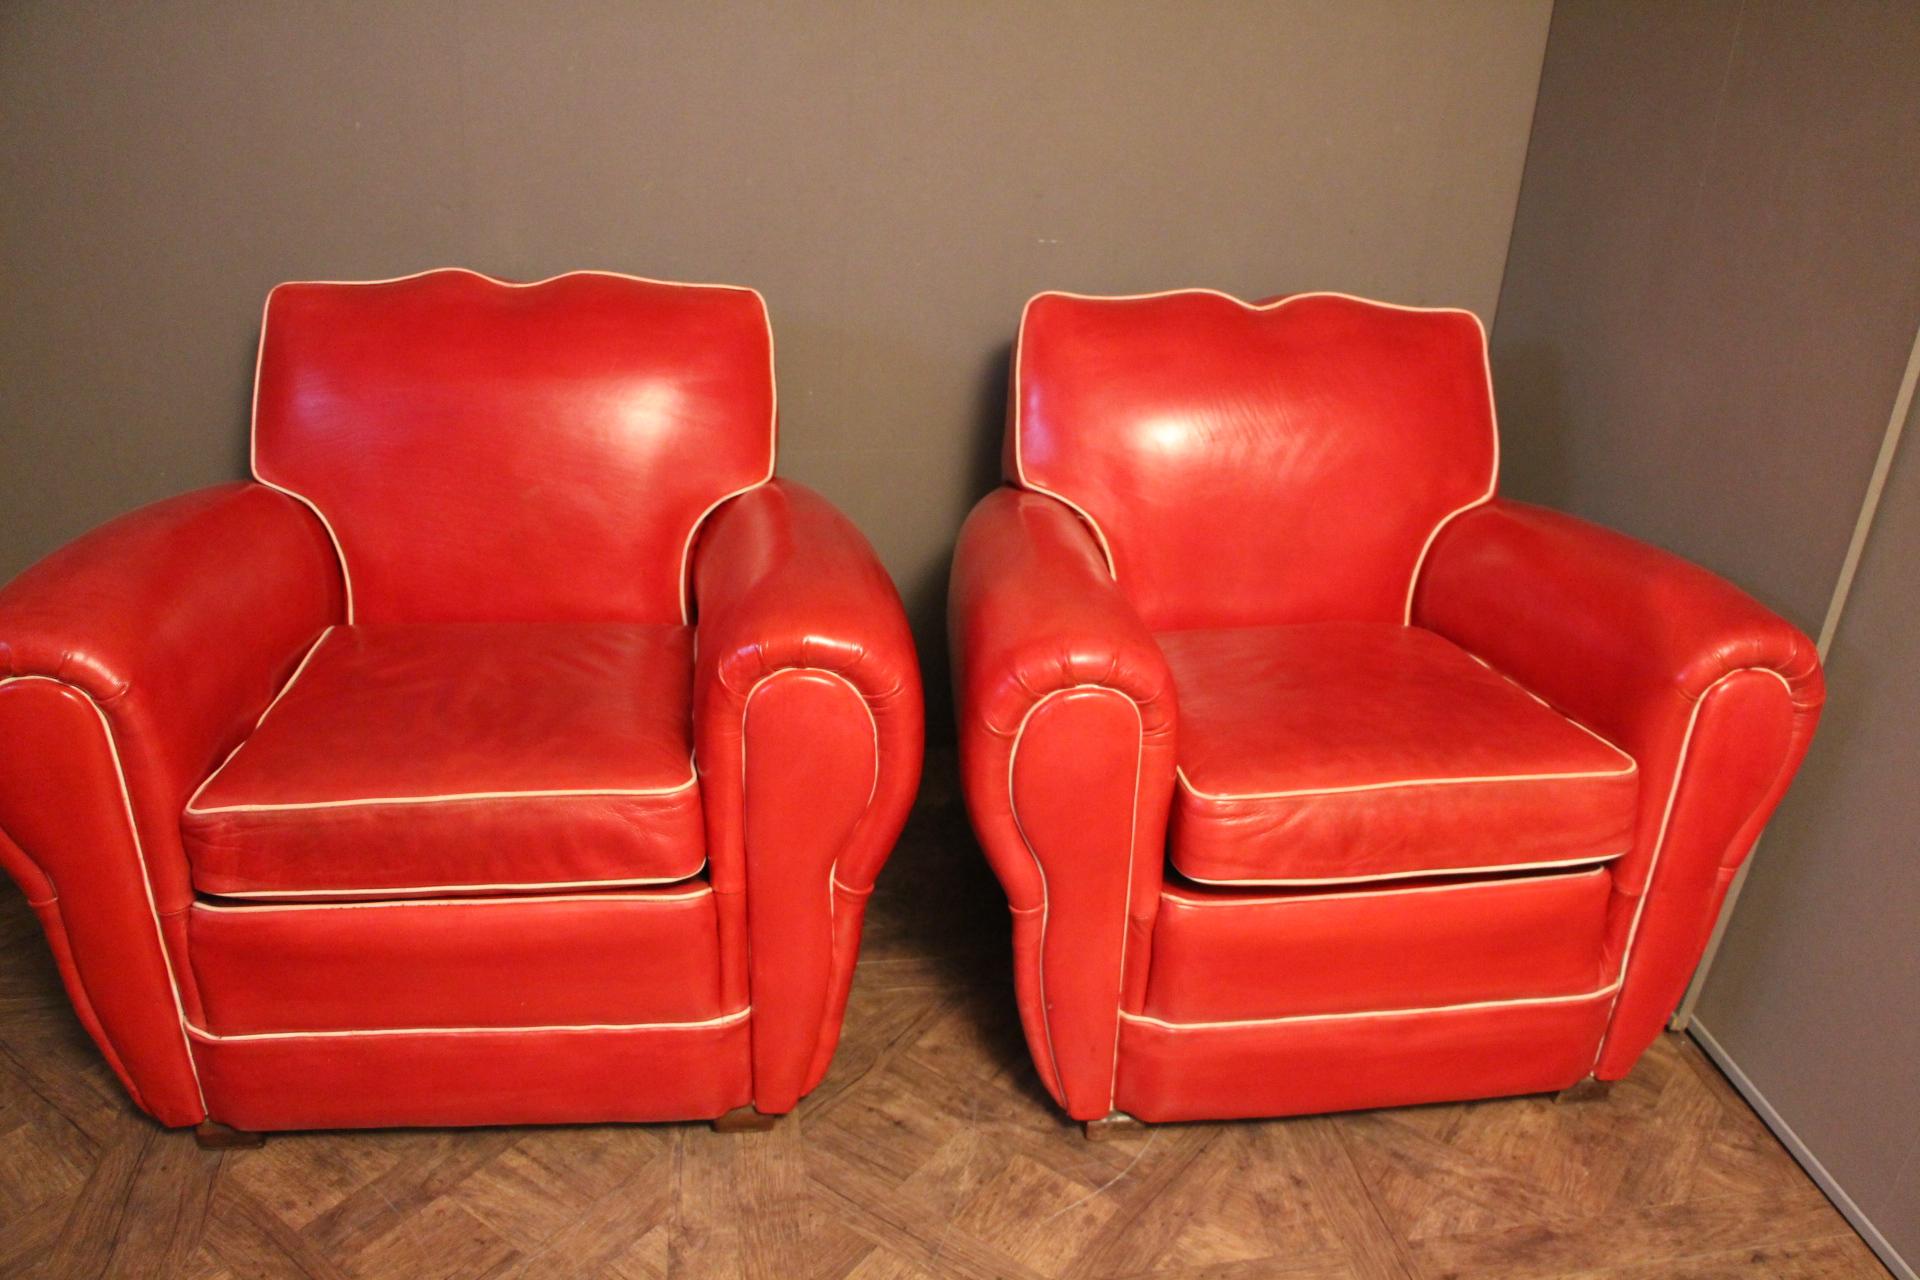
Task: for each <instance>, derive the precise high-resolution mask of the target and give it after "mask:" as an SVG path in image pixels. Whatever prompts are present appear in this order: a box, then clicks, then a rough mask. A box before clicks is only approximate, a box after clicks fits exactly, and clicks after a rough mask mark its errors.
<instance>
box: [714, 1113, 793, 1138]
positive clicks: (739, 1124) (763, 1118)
mask: <svg viewBox="0 0 1920 1280" xmlns="http://www.w3.org/2000/svg"><path fill="white" fill-rule="evenodd" d="M779 1123H780V1117H779V1116H770V1115H765V1114H763V1113H761V1112H759V1111H755V1110H754V1109H753V1108H752V1107H735V1108H734V1109H733V1110H731V1111H729V1112H727V1114H725V1115H723V1116H720V1117H718V1118H716V1119H715V1120H714V1122H713V1131H714V1132H715V1133H765V1132H766V1131H767V1130H769V1129H771V1128H773V1126H775V1125H777V1124H779Z"/></svg>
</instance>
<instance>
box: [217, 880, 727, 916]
mask: <svg viewBox="0 0 1920 1280" xmlns="http://www.w3.org/2000/svg"><path fill="white" fill-rule="evenodd" d="M712 896H713V889H712V888H711V887H710V886H707V887H702V888H699V889H695V890H692V891H691V892H688V893H557V894H539V895H537V896H533V897H512V896H502V897H485V898H398V899H391V900H389V899H375V900H372V901H367V902H276V903H268V904H266V905H264V906H252V905H248V904H247V903H244V902H236V903H226V902H207V901H205V900H204V899H202V900H200V901H196V902H194V903H192V904H191V905H190V906H189V907H188V908H187V910H188V911H189V912H192V911H212V912H216V913H220V914H227V915H235V914H244V913H246V912H250V911H356V910H378V909H380V908H383V907H495V906H527V905H528V904H530V903H541V902H647V903H653V902H691V901H693V900H694V899H696V898H710V897H712Z"/></svg>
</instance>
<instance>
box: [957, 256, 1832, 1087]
mask: <svg viewBox="0 0 1920 1280" xmlns="http://www.w3.org/2000/svg"><path fill="white" fill-rule="evenodd" d="M1496 463H1497V447H1496V443H1495V441H1494V438H1493V415H1492V406H1491V403H1490V400H1489V392H1488V385H1487V376H1486V360H1485V350H1484V343H1483V340H1482V338H1481V336H1480V334H1479V332H1478V326H1477V324H1476V323H1475V322H1474V321H1473V320H1472V318H1471V317H1469V316H1467V315H1466V314H1465V313H1461V312H1431V311H1416V310H1412V309H1405V308H1394V307H1389V306H1385V305H1382V304H1373V303H1366V302H1362V301H1360V300H1357V299H1351V298H1345V297H1339V296H1330V295H1308V296H1303V297H1300V298H1295V299H1280V300H1275V301H1274V302H1271V303H1263V304H1260V305H1258V306H1248V305H1246V304H1242V303H1238V302H1236V301H1234V300H1233V299H1230V298H1226V297H1224V296H1222V295H1217V294H1211V293H1207V292H1205V291H1188V292H1183V293H1174V294H1165V295H1153V296H1148V297H1140V298H1114V299H1095V298H1078V297H1073V296H1070V295H1059V294H1043V295H1041V296H1040V297H1038V298H1036V299H1034V301H1033V302H1032V303H1030V304H1029V306H1028V309H1027V313H1026V316H1025V319H1024V321H1023V324H1022V331H1021V337H1020V342H1019V348H1018V351H1017V353H1016V357H1015V384H1014V388H1013V395H1012V420H1011V422H1010V423H1009V431H1008V439H1007V473H1008V476H1009V479H1010V481H1011V484H1012V486H1013V487H1010V488H1007V489H1003V490H1001V491H1000V492H997V493H995V494H992V495H990V496H989V497H988V498H986V499H985V500H984V501H982V502H981V504H980V505H979V506H978V507H977V508H976V509H975V511H974V514H973V515H972V517H971V518H970V519H969V520H968V523H967V526H966V529H965V530H964V531H963V533H962V535H961V539H960V545H959V548H958V550H957V552H956V555H955V561H954V569H953V584H952V594H951V600H950V604H951V608H950V616H949V626H950V628H951V632H952V637H953V651H954V660H955V693H956V700H957V702H958V714H959V725H960V746H961V768H962V773H963V777H964V781H965V784H966V797H967V802H968V807H969V810H970V812H971V814H972V817H973V821H974V826H975V830H976V831H977V832H978V834H979V837H980V841H981V844H982V846H983V847H984V849H985V850H986V853H987V857H988V860H989V861H990V862H991V863H992V865H993V868H994V870H995V872H996V873H997V874H998V876H999V878H1000V880H1001V882H1002V884H1003V885H1004V886H1005V888H1006V891H1007V897H1008V900H1009V905H1010V906H1011V907H1012V909H1013V913H1014V937H1013V946H1014V976H1015V992H1016V998H1017V999H1018V1001H1019V1004H1020V1010H1021V1017H1022V1021H1023V1024H1024V1025H1025V1027H1026V1032H1027V1040H1028V1045H1029V1047H1030V1049H1031V1050H1032V1053H1033V1058H1034V1062H1035V1065H1036V1068H1037V1070H1038V1073H1039V1075H1040V1078H1041V1080H1042V1081H1043V1082H1044V1083H1045V1084H1046V1086H1047V1088H1048V1089H1049V1090H1050V1091H1052V1093H1053V1094H1054V1096H1055V1098H1056V1099H1058V1100H1059V1101H1060V1102H1061V1104H1062V1106H1063V1107H1064V1108H1065V1109H1066V1110H1067V1112H1068V1114H1070V1115H1072V1116H1073V1117H1074V1118H1076V1119H1083V1120H1091V1119H1097V1118H1099V1117H1100V1116H1103V1115H1105V1114H1106V1113H1107V1112H1108V1111H1109V1110H1111V1109H1115V1108H1117V1109H1119V1110H1122V1111H1125V1112H1128V1113H1130V1114H1132V1115H1134V1116H1137V1117H1139V1118H1141V1119H1145V1120H1194V1119H1211V1118H1223V1117H1232V1116H1259V1115H1289V1114H1297V1113H1302V1112H1314V1111H1326V1110H1338V1109H1344V1108H1352V1107H1376V1106H1396V1105H1404V1104H1411V1103H1420V1102H1434V1101H1442V1100H1449V1099H1465V1098H1478V1097H1491V1096H1497V1095H1500V1094H1506V1093H1517V1092H1531V1091H1545V1090H1552V1089H1559V1088H1562V1087H1565V1086H1567V1085H1570V1084H1572V1083H1574V1082H1575V1081H1576V1080H1578V1079H1580V1078H1581V1077H1583V1076H1585V1075H1588V1074H1598V1075H1599V1076H1602V1077H1605V1078H1612V1077H1615V1076H1618V1075H1621V1074H1623V1073H1625V1072H1626V1071H1627V1070H1628V1069H1629V1068H1630V1067H1631V1066H1632V1064H1633V1061H1634V1059H1635V1058H1637V1057H1638V1056H1639V1054H1640V1052H1641V1051H1642V1050H1643V1049H1644V1048H1645V1047H1646V1045H1647V1044H1648V1043H1649V1042H1650V1041H1651V1039H1652V1037H1653V1035H1654V1034H1655V1032H1656V1031H1657V1029H1658V1027H1659V1025H1660V1023H1661V1021H1662V1020H1663V1019H1664V1018H1665V1016H1666V1014H1667V1013H1668V1011H1669V1010H1671V1008H1672V1007H1673V1004H1674V1002H1675V1001H1676V1000H1677V999H1678V998H1679V996H1680V993H1681V990H1682V988H1683V987H1684V986H1685V983H1686V981H1687V977H1688V976H1689V974H1690V972H1691V970H1692V967H1693V965H1694V963H1695V961H1696V960H1697V958H1698V956H1699V954H1700V950H1701V947H1702V946H1703V945H1704V943H1705V941H1706V937H1707V934H1708V932H1709V930H1710V929H1711V927H1712V922H1713V918H1714V913H1715V911H1716V910H1717V908H1718V906H1719V904H1720V902H1721V901H1722V900H1723V898H1724V894H1725V891H1726V886H1727V884H1728V882H1729V881H1730V879H1731V878H1732V876H1733V874H1734V872H1735V871H1736V870H1737V868H1738V866H1739V864H1740V862H1741V860H1742V859H1743V858H1744V857H1745V856H1746V853H1747V851H1748V849H1749V848H1750V847H1751V845H1752V843H1753V839H1754V836H1755V835H1756V834H1757V833H1758V831H1759V829H1760V826H1761V825H1762V824H1763V823H1764V822H1765V820H1766V818H1767V816H1768V815H1769V814H1770V813H1771V812H1772V810H1773V807H1774V805H1775V804H1776V803H1777V802H1778V800H1779V798H1780V795H1781V793H1782V792H1783V791H1784V789H1785V787H1786V785H1787V783H1788V781H1789V780H1790V779H1791V777H1792V775H1793V771H1794V769H1795V768H1796V767H1797V766H1798V764H1799V761H1800V758H1801V755H1802V754H1803V753H1804V751H1805V747H1806V743H1807V740H1808V738H1809V737H1810V735H1811V734H1812V731H1813V726H1814V723H1815V720H1816V718H1817V715H1818V709H1819V705H1820V698H1821V688H1820V675H1819V667H1818V662H1817V660H1816V659H1815V656H1814V653H1813V648H1812V645H1811V644H1810V643H1809V642H1808V641H1807V640H1806V638H1805V637H1804V636H1802V635H1800V633H1799V632H1798V631H1796V630H1794V628H1792V627H1791V626H1789V625H1788V624H1786V623H1785V622H1782V621H1781V620H1780V619H1778V618H1776V617H1774V616H1772V615H1771V614H1769V613H1767V612H1766V611H1765V610H1764V609H1762V608H1761V607H1760V606H1758V605H1757V604H1755V603H1754V602H1753V601H1752V600H1750V599H1749V598H1747V597H1746V596H1745V595H1743V594H1741V593H1740V592H1739V591H1738V590H1736V589H1735V588H1733V587H1731V586H1729V585H1728V584H1726V583H1724V582H1721V581H1720V580H1719V579H1717V578H1714V577H1713V576H1712V575H1710V574H1708V573H1706V572H1704V571H1703V570H1700V569H1696V568H1694V567H1692V566H1690V565H1686V564H1683V563H1682V562H1680V561H1679V560H1677V559H1675V558H1674V557H1672V556H1669V555H1666V554H1665V553H1663V552H1659V551H1657V550H1655V549H1653V548H1650V547H1646V546H1643V545H1641V544H1638V543H1634V542H1632V541H1631V540H1629V539H1626V538H1622V537H1620V536H1619V535H1616V534H1609V533H1606V532H1604V531H1602V530H1599V529H1596V528H1594V527H1593V526H1591V525H1587V524H1584V523H1582V522H1580V521H1577V520H1573V519H1571V518H1568V517H1564V516H1558V515H1554V514H1553V513H1551V512H1545V511H1541V510H1539V509H1538V508H1531V507H1526V506H1523V505H1521V504H1517V503H1510V502H1505V501H1500V500H1498V499H1496V498H1494V495H1493V483H1492V476H1493V470H1494V468H1495V466H1496ZM1176 763H1177V765H1178V768H1177V770H1176ZM1468 779H1472V781H1468ZM1169 811H1171V814H1172V819H1171V834H1170V835H1169V821H1168V815H1169ZM1563 863H1588V864H1591V865H1587V866H1583V867H1578V868H1577V869H1573V870H1554V869H1551V868H1552V867H1553V865H1554V864H1563ZM1436 873H1448V874H1445V875H1440V876H1438V877H1437V878H1436ZM1197 879H1211V880H1220V881H1236V882H1241V883H1243V884H1245V885H1247V886H1249V887H1245V888H1238V889H1227V888H1213V887H1208V886H1206V885H1202V884H1199V883H1196V880H1197ZM1288 881H1310V882H1315V883H1314V884H1312V885H1311V886H1308V887H1267V888H1259V887H1252V886H1258V885H1260V884H1262V883H1265V884H1268V885H1270V886H1284V885H1285V883H1286V882H1288ZM1341 882H1345V883H1341ZM1123 914H1124V921H1123V920H1122V919H1121V917H1122V915H1123Z"/></svg>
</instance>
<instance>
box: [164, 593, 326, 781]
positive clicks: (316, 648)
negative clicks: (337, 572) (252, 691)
mask: <svg viewBox="0 0 1920 1280" xmlns="http://www.w3.org/2000/svg"><path fill="white" fill-rule="evenodd" d="M345 563H346V562H345V561H344V560H343V561H342V562H341V564H342V566H343V569H344V566H345ZM333 630H334V629H333V627H332V626H331V625H329V626H326V627H323V628H321V630H320V635H319V637H318V638H317V639H315V640H314V642H313V643H312V644H311V645H309V646H308V647H307V653H306V656H305V657H303V658H301V659H300V662H299V664H298V665H296V666H295V667H294V669H293V674H292V675H290V676H288V677H287V682H286V683H285V684H283V685H281V686H280V692H278V693H276V694H274V695H273V698H272V700H271V701H269V702H268V703H267V705H266V708H265V710H263V711H261V712H260V715H259V717H258V718H257V719H255V720H254V722H253V728H251V729H249V730H247V732H246V734H245V736H243V737H242V738H241V739H240V741H238V742H236V743H234V744H233V750H231V751H229V752H227V754H226V755H225V756H223V757H222V758H221V760H220V763H219V764H217V765H215V766H214V767H213V772H212V773H210V774H208V775H207V776H206V778H205V779H204V780H203V781H202V782H201V783H200V785H199V786H197V787H195V788H194V789H193V794H192V795H190V796H188V797H187V807H186V812H188V813H198V812H200V811H199V810H198V809H195V808H194V805H195V804H197V803H199V800H200V793H201V792H203V791H205V790H206V789H207V788H208V787H210V786H212V785H213V780H214V779H215V778H217V777H219V776H220V773H221V771H222V770H223V769H225V768H226V767H227V765H228V764H229V763H231V762H232V760H233V758H234V757H235V756H237V755H239V754H240V748H242V747H244V746H246V745H247V739H248V738H251V737H252V736H253V735H254V734H255V733H257V732H258V731H259V729H260V726H261V725H263V724H265V723H266V722H267V715H268V713H269V712H271V711H272V710H273V709H274V708H275V707H277V706H279V705H280V699H282V698H284V697H286V696H287V691H288V690H289V689H291V688H293V682H294V681H296V680H298V679H299V678H300V676H301V673H303V672H304V671H306V669H307V664H308V663H309V662H312V661H313V655H314V654H316V653H318V652H320V646H321V645H323V644H325V643H326V642H327V637H328V636H330V635H332V634H333Z"/></svg>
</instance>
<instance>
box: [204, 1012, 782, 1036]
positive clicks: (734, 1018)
mask: <svg viewBox="0 0 1920 1280" xmlns="http://www.w3.org/2000/svg"><path fill="white" fill-rule="evenodd" d="M752 1012H753V1006H752V1005H748V1006H747V1007H746V1008H744V1009H736V1010H735V1011H734V1012H732V1013H728V1014H722V1015H721V1016H720V1017H717V1018H705V1019H702V1020H700V1021H697V1022H578V1023H558V1024H554V1025H550V1026H532V1027H364V1028H356V1029H352V1030H347V1031H248V1032H242V1033H239V1034H236V1035H221V1034H219V1033H218V1032H214V1031H208V1030H207V1029H206V1028H205V1027H197V1026H195V1025H193V1024H192V1023H191V1022H189V1023H186V1024H185V1025H186V1028H187V1030H188V1031H189V1032H190V1033H191V1034H192V1036H193V1038H194V1039H196V1040H204V1041H206V1042H208V1043H209V1044H233V1043H236V1042H243V1041H249V1040H343V1039H360V1038H372V1037H376V1036H513V1035H538V1034H542V1033H545V1032H550V1031H701V1030H705V1029H707V1028H710V1027H726V1026H731V1025H733V1024H734V1023H736V1022H739V1021H741V1020H742V1019H744V1018H746V1017H747V1016H748V1015H750V1014H751V1013H752Z"/></svg>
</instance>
